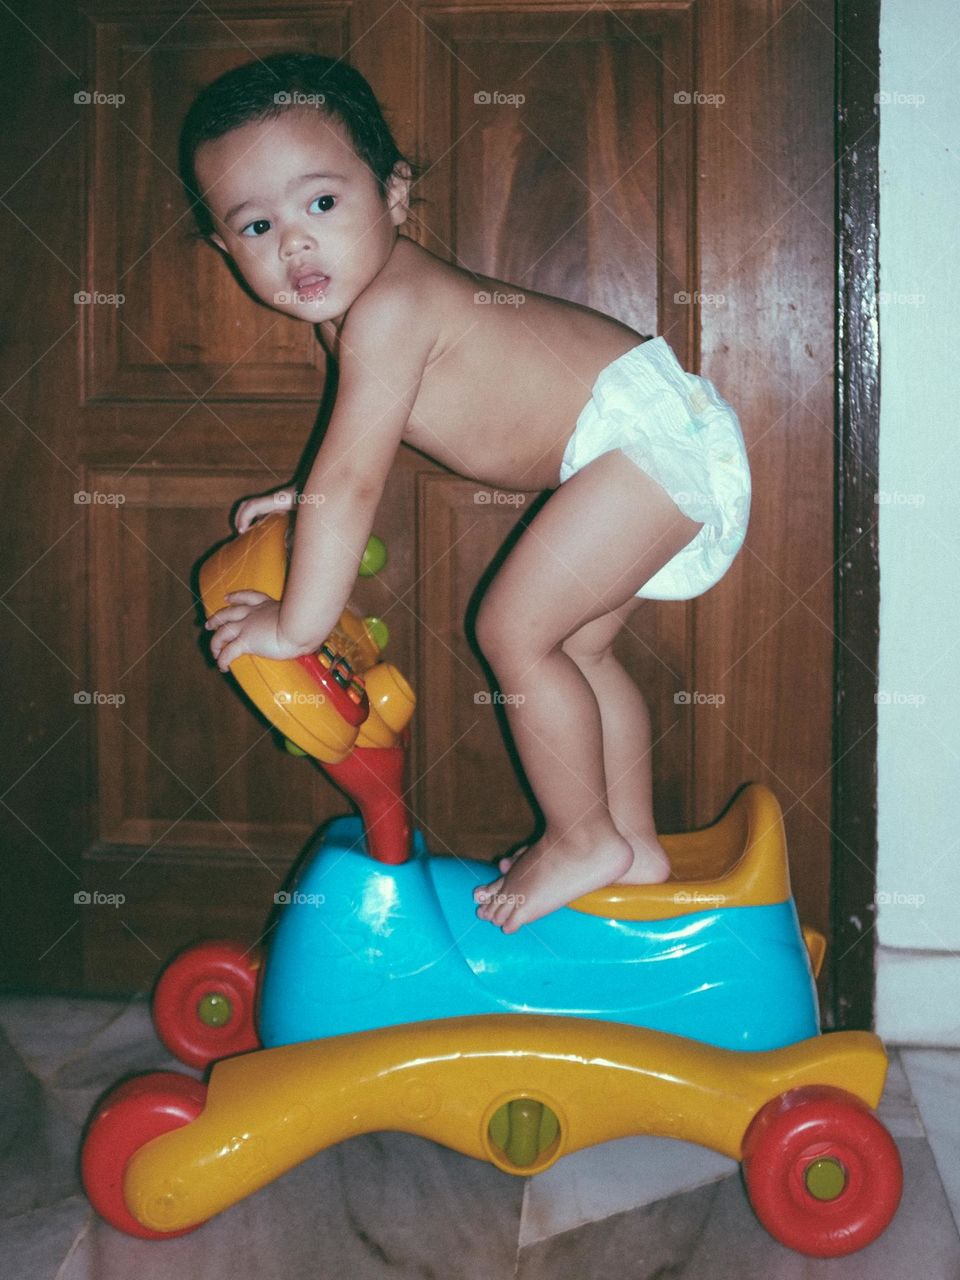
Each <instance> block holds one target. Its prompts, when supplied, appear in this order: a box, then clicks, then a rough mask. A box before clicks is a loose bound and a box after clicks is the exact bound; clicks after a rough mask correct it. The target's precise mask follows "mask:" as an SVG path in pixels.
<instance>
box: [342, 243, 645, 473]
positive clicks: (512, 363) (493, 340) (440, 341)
mask: <svg viewBox="0 0 960 1280" xmlns="http://www.w3.org/2000/svg"><path fill="white" fill-rule="evenodd" d="M381 274H383V275H385V276H388V277H390V278H392V279H395V280H397V281H400V282H402V283H403V285H404V287H405V288H407V289H410V288H412V289H413V290H414V296H415V298H416V302H417V305H416V306H415V307H414V308H413V309H412V313H411V314H412V317H413V319H412V323H415V324H418V325H422V326H427V327H428V333H427V337H428V338H429V339H432V346H431V347H430V356H429V358H428V360H427V364H426V367H425V369H424V373H423V378H422V381H421V384H420V390H419V393H418V395H417V398H416V401H415V402H414V406H413V411H412V413H411V414H410V418H409V420H408V422H407V426H406V428H405V430H404V435H403V439H404V441H405V442H406V443H407V444H410V445H412V446H413V447H414V448H415V449H419V450H420V451H421V452H423V453H425V454H427V455H428V456H429V457H431V458H435V459H436V460H437V461H438V462H441V463H443V464H444V465H445V466H447V467H450V468H451V470H453V471H456V472H458V473H459V474H460V475H464V476H468V477H469V478H471V479H474V480H478V481H480V482H481V483H484V484H488V485H493V486H497V487H502V488H507V489H549V488H554V487H555V486H556V485H557V484H558V483H559V472H560V460H561V458H562V457H563V451H564V449H565V448H566V444H567V441H568V440H569V438H570V435H571V433H572V431H573V427H574V424H575V423H576V420H577V417H578V415H579V414H580V411H581V410H582V409H583V407H584V405H585V404H586V403H587V401H588V400H589V398H590V392H591V390H592V388H593V384H594V382H595V381H596V377H597V375H598V374H599V373H600V371H601V369H603V368H605V367H606V366H607V365H608V364H610V362H611V361H612V360H615V359H616V358H617V357H618V356H620V355H622V354H623V353H624V352H625V351H629V350H630V349H631V348H632V347H635V346H636V345H637V344H638V343H639V342H641V341H642V340H643V339H642V338H641V336H640V335H639V334H638V333H637V332H636V331H635V330H633V329H631V328H630V327H629V326H628V325H625V324H621V323H620V321H618V320H613V319H611V318H610V317H609V316H605V315H603V314H602V313H601V312H598V311H593V310H591V309H590V308H589V307H584V306H580V305H579V304H577V303H572V302H565V301H562V300H561V299H559V298H551V297H548V296H547V295H545V294H541V293H534V292H532V291H530V290H528V289H522V290H521V289H520V288H519V287H518V286H516V285H511V284H507V283H505V282H504V281H502V280H494V279H491V278H489V277H487V276H480V275H477V274H475V273H471V272H468V271H464V270H462V269H461V268H459V267H454V266H451V265H450V264H449V263H446V262H443V261H442V260H441V259H440V258H437V257H436V256H435V255H434V254H432V253H430V252H429V251H428V250H426V249H424V248H422V247H421V246H420V245H418V244H417V243H416V242H415V241H413V240H410V239H409V238H407V237H406V236H399V237H398V239H397V243H396V245H395V247H394V249H393V251H392V253H391V255H390V258H389V261H388V263H387V265H386V266H385V267H384V269H383V272H382V273H381ZM480 293H485V294H487V295H488V297H489V298H490V301H487V302H483V301H478V300H477V295H478V294H480ZM518 298H522V302H518V301H517V299H518ZM339 328H340V326H339V325H334V324H333V323H325V324H323V325H322V326H321V329H322V332H323V337H324V340H325V342H326V343H327V345H328V348H329V350H330V351H331V353H332V354H333V355H334V356H335V357H336V355H337V342H338V338H339Z"/></svg>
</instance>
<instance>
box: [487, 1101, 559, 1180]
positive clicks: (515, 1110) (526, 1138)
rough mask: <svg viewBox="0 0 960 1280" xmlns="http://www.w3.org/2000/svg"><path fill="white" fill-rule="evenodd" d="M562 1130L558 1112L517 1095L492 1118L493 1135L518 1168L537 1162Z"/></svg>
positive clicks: (496, 1142)
mask: <svg viewBox="0 0 960 1280" xmlns="http://www.w3.org/2000/svg"><path fill="white" fill-rule="evenodd" d="M559 1131H560V1125H559V1122H558V1120H557V1117H556V1115H555V1114H554V1113H553V1112H552V1111H551V1110H550V1108H549V1107H547V1106H544V1104H543V1103H542V1102H536V1101H535V1100H534V1099H533V1098H513V1099H512V1100H511V1101H510V1102H505V1103H504V1104H503V1106H502V1107H500V1108H499V1109H498V1110H497V1111H496V1113H495V1114H494V1115H493V1116H492V1117H491V1119H490V1137H491V1139H492V1141H493V1142H494V1143H495V1144H496V1145H497V1147H499V1148H500V1150H501V1151H502V1152H503V1155H504V1156H505V1157H506V1159H507V1160H508V1161H509V1163H510V1164H512V1165H513V1167H514V1168H516V1169H526V1168H528V1167H529V1166H530V1165H532V1164H536V1163H537V1161H538V1160H539V1159H540V1157H541V1156H542V1155H543V1153H544V1151H546V1149H547V1148H548V1147H549V1146H551V1144H552V1143H553V1142H554V1140H555V1139H556V1137H557V1134H558V1133H559Z"/></svg>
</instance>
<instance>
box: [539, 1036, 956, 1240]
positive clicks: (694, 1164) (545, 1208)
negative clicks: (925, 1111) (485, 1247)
mask: <svg viewBox="0 0 960 1280" xmlns="http://www.w3.org/2000/svg"><path fill="white" fill-rule="evenodd" d="M957 1058H958V1060H960V1054H958V1055H957ZM877 1111H878V1114H879V1115H880V1117H881V1119H882V1120H883V1122H884V1124H885V1125H886V1126H887V1128H888V1129H889V1130H890V1132H891V1133H892V1134H893V1136H894V1137H903V1138H922V1137H923V1136H924V1129H923V1125H922V1123H921V1120H920V1114H919V1112H918V1111H917V1108H916V1105H915V1103H914V1101H913V1097H912V1095H911V1093H910V1084H909V1082H908V1080H907V1077H906V1074H905V1073H904V1069H903V1064H902V1063H901V1061H900V1058H899V1056H898V1054H897V1052H896V1050H892V1051H891V1053H890V1065H889V1068H888V1071H887V1079H886V1081H885V1084H884V1090H883V1097H882V1098H881V1100H880V1106H879V1107H878V1108H877ZM737 1168H738V1164H737V1162H736V1161H735V1160H731V1159H729V1158H728V1157H727V1156H722V1155H719V1154H718V1153H717V1152H715V1151H708V1150H706V1148H704V1147H699V1146H697V1145H695V1144H694V1143H688V1142H677V1141H676V1140H675V1139H671V1138H650V1137H634V1138H621V1139H619V1140H618V1141H616V1142H606V1143H603V1144H602V1145H600V1146H597V1147H590V1148H587V1149H586V1150H585V1151H577V1152H575V1153H574V1154H573V1155H570V1156H566V1157H564V1158H563V1159H562V1160H558V1161H557V1163H556V1164H555V1165H554V1166H553V1167H552V1168H551V1169H548V1170H546V1172H544V1173H541V1174H539V1175H538V1176H537V1177H536V1178H531V1179H529V1181H528V1183H527V1187H526V1191H525V1193H524V1201H523V1217H522V1220H521V1224H520V1245H521V1247H525V1246H527V1245H531V1244H534V1243H536V1242H537V1241H540V1240H546V1239H548V1238H549V1237H550V1236H552V1235H556V1234H558V1233H560V1232H563V1231H571V1230H573V1229H575V1228H576V1227H579V1226H583V1225H584V1224H586V1223H588V1222H600V1221H602V1220H603V1219H604V1218H608V1217H610V1216H612V1215H613V1214H617V1213H623V1212H625V1211H626V1210H628V1209H639V1208H640V1207H642V1206H643V1205H648V1204H653V1203H655V1202H656V1201H659V1200H664V1199H666V1198H667V1197H668V1196H672V1195H676V1194H677V1193H679V1192H682V1191H692V1190H693V1189H694V1188H696V1187H700V1186H705V1185H706V1184H708V1183H711V1182H716V1181H717V1180H718V1179H720V1178H727V1177H729V1176H730V1175H731V1174H734V1173H736V1171H737Z"/></svg>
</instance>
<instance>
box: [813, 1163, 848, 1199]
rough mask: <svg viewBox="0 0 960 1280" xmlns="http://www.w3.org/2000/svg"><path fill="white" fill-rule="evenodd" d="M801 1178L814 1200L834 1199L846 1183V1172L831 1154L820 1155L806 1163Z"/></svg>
mask: <svg viewBox="0 0 960 1280" xmlns="http://www.w3.org/2000/svg"><path fill="white" fill-rule="evenodd" d="M803 1180H804V1182H805V1183H806V1184H807V1190H808V1191H809V1192H810V1194H811V1195H812V1196H813V1197H814V1198H815V1199H816V1200H836V1198H837V1196H838V1195H839V1194H840V1192H841V1191H842V1190H843V1189H844V1187H845V1186H846V1185H847V1172H846V1170H845V1169H844V1167H843V1165H842V1164H841V1163H840V1161H839V1160H836V1159H834V1157H833V1156H822V1157H821V1158H820V1159H819V1160H811V1162H810V1163H809V1164H808V1165H807V1167H806V1169H804V1171H803Z"/></svg>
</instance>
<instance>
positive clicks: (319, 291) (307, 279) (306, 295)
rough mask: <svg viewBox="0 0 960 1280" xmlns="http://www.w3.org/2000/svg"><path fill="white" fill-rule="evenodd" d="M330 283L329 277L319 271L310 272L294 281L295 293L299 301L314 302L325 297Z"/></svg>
mask: <svg viewBox="0 0 960 1280" xmlns="http://www.w3.org/2000/svg"><path fill="white" fill-rule="evenodd" d="M329 283H330V277H329V276H325V275H323V274H321V273H320V272H319V271H309V272H307V273H306V274H304V275H302V276H297V279H296V280H295V281H294V286H293V291H294V293H295V294H296V296H297V300H298V301H301V302H303V301H306V302H312V301H315V300H316V299H318V298H322V297H323V295H324V291H325V290H326V288H327V285H329Z"/></svg>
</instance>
